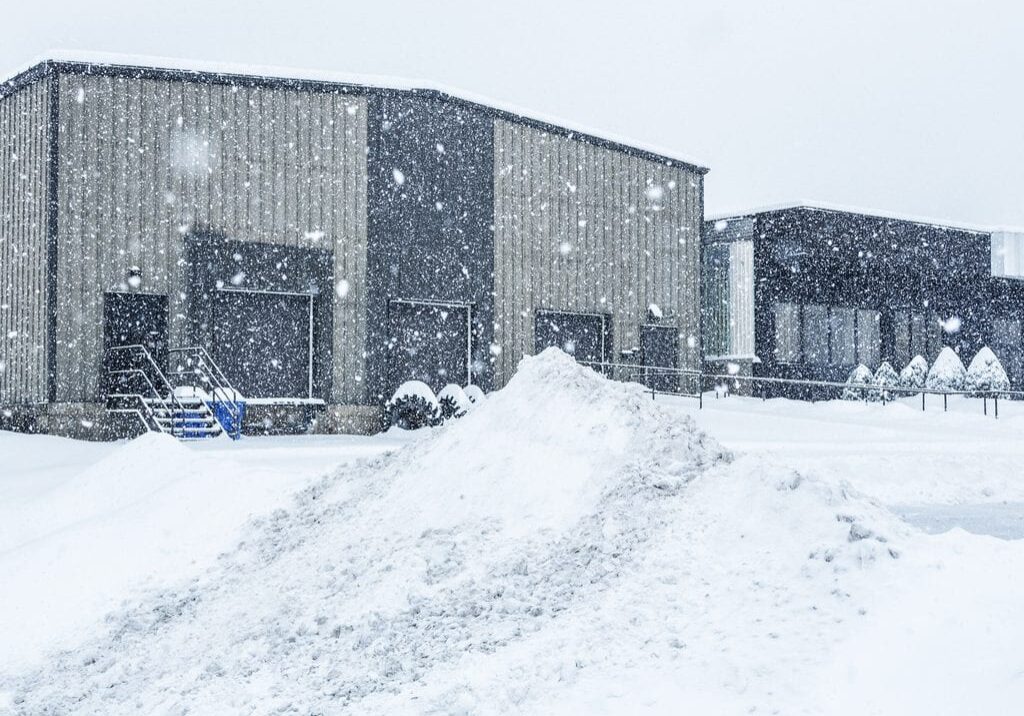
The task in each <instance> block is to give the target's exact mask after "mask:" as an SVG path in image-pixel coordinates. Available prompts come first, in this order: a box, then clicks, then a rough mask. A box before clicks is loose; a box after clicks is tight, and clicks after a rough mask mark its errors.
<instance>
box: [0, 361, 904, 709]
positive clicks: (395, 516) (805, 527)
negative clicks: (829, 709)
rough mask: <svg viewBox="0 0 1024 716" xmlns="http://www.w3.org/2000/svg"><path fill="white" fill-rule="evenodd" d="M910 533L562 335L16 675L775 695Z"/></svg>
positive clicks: (39, 693) (289, 690) (346, 699)
mask: <svg viewBox="0 0 1024 716" xmlns="http://www.w3.org/2000/svg"><path fill="white" fill-rule="evenodd" d="M901 530H902V528H901V527H900V523H899V522H898V521H897V520H895V518H893V517H892V516H891V515H890V514H889V513H888V512H886V511H885V510H884V509H883V508H881V507H879V506H878V505H876V504H875V503H873V502H872V501H870V500H868V499H866V498H863V497H861V496H860V495H858V494H856V493H855V492H854V491H853V490H851V489H849V488H848V487H847V486H845V485H840V486H829V485H826V484H825V483H823V482H820V481H818V480H816V479H814V478H813V477H812V476H808V475H805V474H800V473H797V472H794V471H792V470H789V469H785V468H778V467H774V466H771V465H765V464H762V463H761V462H759V461H757V460H754V459H751V458H745V459H743V460H739V461H736V462H732V461H731V458H730V457H729V455H728V454H727V453H726V452H725V451H723V449H722V448H721V447H720V446H719V445H718V444H717V443H716V442H715V441H713V440H711V439H710V438H708V437H706V436H705V435H704V434H703V433H701V432H700V431H699V430H697V429H696V428H695V426H694V424H693V422H692V420H691V419H690V418H688V417H686V416H685V415H682V414H681V413H680V412H679V411H677V410H674V409H672V408H671V407H670V404H669V401H652V400H651V399H650V396H649V395H648V394H646V393H645V392H644V390H643V389H642V388H641V387H640V386H637V385H628V384H620V383H614V382H611V381H608V380H607V379H605V378H603V377H602V376H600V375H598V374H597V373H595V372H593V371H591V370H589V369H586V368H583V367H581V366H579V365H578V364H576V363H575V362H573V361H572V360H571V359H570V358H568V357H567V356H566V355H565V354H563V353H561V352H559V351H557V350H555V349H549V350H547V351H545V352H543V353H542V354H540V355H539V356H536V357H534V358H527V359H525V360H524V361H523V362H522V363H521V365H520V368H519V372H518V373H517V374H516V375H515V376H514V378H513V379H512V380H511V381H510V382H509V384H508V386H507V387H506V388H505V389H504V390H502V391H499V392H496V393H493V394H492V395H491V396H489V398H488V400H487V401H485V402H483V403H480V404H478V405H477V407H476V409H475V410H473V411H472V412H471V413H469V414H468V415H467V416H466V417H465V418H463V419H462V420H459V421H454V422H453V423H451V424H450V425H449V426H447V427H445V428H443V429H441V430H434V431H423V433H422V437H421V438H420V439H416V440H414V441H413V442H411V443H409V444H408V445H407V446H406V447H405V448H404V449H402V450H400V451H398V452H397V453H394V454H391V455H388V456H384V457H381V458H376V459H374V460H371V461H367V462H364V463H361V464H359V465H358V466H356V467H353V468H349V469H343V470H339V471H337V472H335V473H334V474H332V475H330V476H329V477H327V478H324V479H323V480H322V481H321V482H320V483H319V484H317V485H315V486H313V487H310V488H308V489H306V490H304V491H302V492H301V493H299V494H298V495H297V496H296V499H295V501H294V504H293V505H292V506H291V507H290V508H289V509H288V510H283V509H282V510H278V511H276V512H274V513H272V514H270V515H268V516H267V517H265V518H263V519H261V520H258V521H256V522H254V523H252V524H251V525H250V527H249V528H248V530H247V532H246V533H245V535H244V539H243V541H242V542H241V543H240V544H239V545H238V547H237V549H235V550H233V551H231V552H229V553H227V554H224V555H223V556H222V557H221V558H220V560H219V563H218V564H217V565H216V566H214V567H212V568H210V569H208V570H207V571H205V572H203V573H202V574H201V575H200V576H198V577H196V578H194V579H193V580H192V581H191V582H188V583H185V584H182V585H181V586H179V587H177V588H174V589H166V590H162V591H159V592H156V593H153V594H150V595H149V596H147V597H145V598H143V599H138V600H132V601H130V602H128V603H127V604H126V605H125V607H124V609H122V610H120V611H119V612H116V613H114V614H112V615H111V616H110V617H109V618H108V620H107V624H106V626H105V627H104V629H103V630H102V632H101V633H98V634H97V635H96V636H95V637H94V638H92V639H89V640H87V641H86V642H85V643H84V644H83V645H82V646H81V647H79V648H77V649H75V650H74V651H72V652H67V653H64V654H58V655H54V656H53V658H52V659H50V660H49V662H48V663H47V665H46V666H45V667H43V668H41V669H40V670H39V671H36V672H32V673H27V674H19V675H16V676H14V675H11V676H8V677H0V691H5V690H6V691H8V692H9V693H10V694H11V700H12V703H14V704H15V707H16V709H18V710H19V711H24V712H27V713H35V712H53V713H97V712H102V713H105V714H121V713H158V712H159V713H181V712H185V711H188V712H195V713H212V712H232V713H236V712H246V713H251V712H259V713H354V714H355V713H358V714H368V713H380V714H396V713H499V712H504V711H518V712H521V713H538V712H540V711H541V710H542V708H549V709H552V710H553V711H554V712H565V711H570V710H573V708H571V707H572V706H573V705H574V704H575V705H577V706H578V705H579V703H580V702H579V699H581V698H584V697H583V696H581V694H584V695H585V694H586V693H589V692H590V688H589V686H590V685H593V684H599V685H602V687H603V688H606V687H607V685H608V684H610V683H612V678H611V677H612V676H613V675H622V674H629V673H634V674H638V675H644V674H653V673H657V672H658V671H659V670H662V669H671V670H673V672H674V673H676V675H677V676H678V677H679V683H680V684H684V685H685V684H686V683H691V684H699V683H702V682H705V681H706V682H708V683H711V682H712V681H713V682H714V683H715V685H716V688H717V689H720V690H721V694H723V695H722V696H721V698H724V699H735V700H736V701H737V702H741V701H742V703H743V704H745V708H744V709H743V710H744V711H746V710H747V709H748V708H749V707H750V705H751V704H758V705H760V706H764V707H765V710H766V711H768V712H771V707H772V706H773V705H775V706H780V705H784V704H785V703H787V701H786V699H791V698H793V697H794V695H795V694H799V693H801V690H802V689H803V688H805V684H802V683H801V682H800V670H801V669H804V671H805V672H806V667H807V664H806V661H805V659H806V655H807V654H816V653H818V652H819V651H820V650H821V649H825V648H827V647H828V645H829V644H830V643H831V640H832V639H833V638H834V632H835V629H836V626H835V625H836V624H839V623H843V624H847V623H848V624H849V625H850V628H852V627H853V626H854V621H855V620H856V619H857V614H858V609H859V608H860V604H859V602H858V597H857V589H856V587H857V585H858V583H859V580H861V579H863V578H864V576H865V574H866V570H867V571H870V570H872V569H873V568H874V567H875V566H878V565H882V564H884V565H886V566H887V567H893V565H896V564H897V563H898V561H899V560H898V559H897V557H899V556H900V553H901V548H900V546H899V543H900V541H901V539H902V537H903V533H902V532H901ZM780 634H781V635H782V637H783V638H782V639H780ZM786 637H791V638H795V639H796V640H798V641H799V642H800V643H801V644H803V646H802V647H801V649H798V650H795V651H794V649H793V646H792V644H791V643H790V642H787V639H786ZM726 644H729V645H731V646H732V648H723V645H726ZM739 672H747V673H749V674H750V676H749V677H744V678H743V679H740V680H737V679H736V678H735V675H736V674H737V673H739ZM638 678H639V676H638ZM616 683H618V684H626V683H629V680H628V679H618V680H616ZM692 688H693V689H695V691H694V693H697V692H699V691H701V688H700V687H699V686H693V687H692ZM636 696H639V694H637V695H636ZM691 696H694V694H692V693H686V694H673V701H674V703H677V704H680V703H681V704H683V705H685V704H686V703H689V704H690V705H691V706H692V705H694V704H695V703H696V701H693V700H692V699H690V700H689V701H687V699H689V698H690V697H691ZM684 697H685V698H684ZM694 698H696V696H694ZM560 700H561V701H562V704H564V706H565V708H562V706H561V705H560ZM613 705H614V704H613ZM620 705H621V703H620ZM577 710H579V711H581V712H583V711H585V710H586V709H583V708H579V709H577ZM612 710H613V711H614V709H612Z"/></svg>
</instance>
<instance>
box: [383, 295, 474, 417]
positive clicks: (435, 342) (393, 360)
mask: <svg viewBox="0 0 1024 716" xmlns="http://www.w3.org/2000/svg"><path fill="white" fill-rule="evenodd" d="M470 320H471V312H470V306H468V305H466V304H454V303H434V302H421V301H404V300H394V301H391V302H389V304H388V348H389V360H388V383H389V385H388V397H390V394H391V393H392V392H393V391H394V390H395V389H396V388H398V386H399V385H401V384H402V383H404V382H405V381H407V380H420V381H423V382H424V383H426V384H427V385H429V386H430V387H431V389H433V390H434V391H435V392H437V391H439V390H440V389H441V388H443V387H444V386H445V385H447V384H448V383H457V384H459V385H461V386H465V385H468V384H469V382H470V355H471V342H470V340H471V339H470V336H471V332H470Z"/></svg>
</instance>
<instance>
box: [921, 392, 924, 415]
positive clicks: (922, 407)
mask: <svg viewBox="0 0 1024 716" xmlns="http://www.w3.org/2000/svg"><path fill="white" fill-rule="evenodd" d="M921 412H922V413H923V412H924V391H923V390H922V391H921Z"/></svg>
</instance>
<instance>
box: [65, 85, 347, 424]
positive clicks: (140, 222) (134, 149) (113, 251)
mask: <svg viewBox="0 0 1024 716" xmlns="http://www.w3.org/2000/svg"><path fill="white" fill-rule="evenodd" d="M60 82H61V84H60V98H61V99H60V105H61V111H60V123H61V131H60V183H59V192H58V193H59V207H60V209H59V210H60V214H59V216H60V220H59V240H58V245H59V251H58V254H59V256H60V257H61V260H60V265H59V286H60V289H59V294H60V310H58V312H57V315H58V321H57V344H58V349H57V377H58V381H57V399H58V400H59V401H83V400H84V401H88V400H93V399H95V398H96V397H97V392H98V379H99V368H100V364H101V352H102V345H103V325H102V316H103V293H104V291H114V290H119V289H121V288H123V285H124V281H125V279H126V271H127V269H128V267H129V266H132V265H135V266H138V267H139V268H140V269H141V274H142V281H143V283H142V286H141V290H142V291H145V292H151V293H161V294H167V295H168V296H169V297H170V307H171V308H170V313H171V315H170V324H171V329H170V330H171V343H172V345H180V344H181V342H182V341H183V340H184V336H185V330H186V326H187V321H186V317H185V315H184V313H185V306H186V301H185V297H184V295H183V294H184V291H185V290H186V287H185V285H184V268H183V266H182V261H183V257H184V251H183V244H184V237H185V235H186V234H188V233H189V232H190V231H201V232H207V233H216V234H223V235H225V236H226V237H228V238H231V239H238V240H243V241H256V242H269V243H275V244H283V245H289V246H308V247H316V248H323V249H333V251H334V262H335V266H334V280H335V281H336V282H337V281H340V280H345V281H347V282H348V286H349V291H348V293H347V295H345V296H344V297H341V296H337V295H335V299H334V376H333V388H332V395H333V400H334V401H336V402H340V403H348V404H356V403H362V402H364V401H365V396H364V392H365V391H364V389H363V374H364V372H365V365H364V359H363V346H364V344H365V333H366V319H365V316H366V306H365V290H364V287H365V280H364V279H365V274H366V101H365V99H364V98H362V97H359V96H354V95H348V94H342V93H316V92H302V91H295V90H289V89H277V88H273V89H272V88H265V87H247V86H241V85H239V86H232V85H219V84H202V83H192V82H186V81H165V80H152V79H135V78H125V77H103V76H79V75H64V76H62V77H61V80H60ZM332 288H333V287H332Z"/></svg>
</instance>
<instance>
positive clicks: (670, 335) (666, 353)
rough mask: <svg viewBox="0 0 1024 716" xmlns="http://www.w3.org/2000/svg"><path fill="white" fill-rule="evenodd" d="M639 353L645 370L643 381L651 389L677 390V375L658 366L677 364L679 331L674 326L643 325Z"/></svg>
mask: <svg viewBox="0 0 1024 716" xmlns="http://www.w3.org/2000/svg"><path fill="white" fill-rule="evenodd" d="M640 355H641V358H642V360H643V364H644V366H646V367H647V368H648V369H647V370H646V371H645V376H644V383H645V384H646V385H647V387H648V388H651V389H652V390H663V391H665V392H666V393H675V392H678V391H679V376H678V375H677V374H675V373H674V372H672V371H666V370H657V369H658V368H676V367H677V366H678V365H679V331H678V329H676V327H675V326H643V327H641V329H640Z"/></svg>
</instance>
